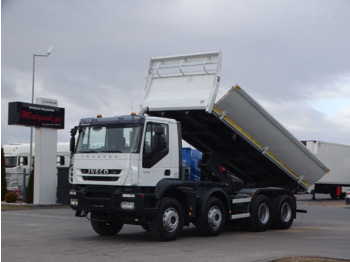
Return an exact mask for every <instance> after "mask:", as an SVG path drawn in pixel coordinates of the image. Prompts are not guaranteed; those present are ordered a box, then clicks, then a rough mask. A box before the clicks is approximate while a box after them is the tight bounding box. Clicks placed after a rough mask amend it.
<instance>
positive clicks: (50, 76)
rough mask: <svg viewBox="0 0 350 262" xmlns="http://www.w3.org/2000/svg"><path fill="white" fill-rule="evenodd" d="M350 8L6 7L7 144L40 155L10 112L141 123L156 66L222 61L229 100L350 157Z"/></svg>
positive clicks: (295, 3)
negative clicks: (33, 107) (179, 58)
mask: <svg viewBox="0 0 350 262" xmlns="http://www.w3.org/2000/svg"><path fill="white" fill-rule="evenodd" d="M349 13H350V0H337V1H334V0H308V1H305V0H259V1H252V0H234V1H233V0H211V1H209V0H198V1H196V0H171V1H170V0H147V1H146V0H144V1H142V0H139V1H135V0H131V1H122V0H99V1H93V0H75V1H71V0H2V1H1V144H2V145H3V144H9V143H29V139H30V128H29V127H24V126H12V125H11V126H9V125H8V124H7V121H8V103H9V102H13V101H20V102H26V103H30V102H31V96H32V74H33V54H46V52H47V50H48V48H49V47H50V46H53V50H52V53H51V54H50V55H49V56H48V57H36V64H35V82H34V83H35V85H34V89H35V91H34V97H35V98H37V97H45V98H51V99H57V100H58V106H59V107H63V108H65V129H64V130H59V131H58V141H59V142H68V141H69V139H70V129H71V128H72V127H73V126H75V125H77V124H78V123H79V119H81V118H84V117H93V116H96V115H97V114H102V115H103V116H115V115H123V114H130V112H132V111H135V112H139V111H140V104H141V102H142V99H143V91H144V87H145V83H146V79H145V77H146V76H147V71H148V66H149V59H150V58H151V57H159V56H170V55H178V54H191V53H202V52H209V51H217V50H220V51H221V52H222V56H223V62H222V74H221V83H220V89H219V95H218V97H217V99H219V98H220V97H221V96H222V95H223V94H224V93H225V92H226V91H227V90H229V89H230V88H231V87H232V86H234V85H235V84H239V85H240V86H241V88H242V89H244V90H245V91H246V92H247V93H248V94H249V95H250V96H252V97H253V98H254V99H255V100H256V101H257V102H258V103H259V104H260V105H262V106H263V107H264V108H265V109H266V110H267V111H268V112H269V113H270V114H271V115H272V116H273V117H274V118H276V119H277V120H278V121H279V122H280V123H281V124H282V125H283V126H284V127H286V128H287V129H288V130H289V131H290V132H291V133H292V134H293V135H294V136H295V137H296V138H297V139H299V140H321V141H328V142H334V143H340V144H348V145H350V50H349V49H350V31H349V25H350V16H349Z"/></svg>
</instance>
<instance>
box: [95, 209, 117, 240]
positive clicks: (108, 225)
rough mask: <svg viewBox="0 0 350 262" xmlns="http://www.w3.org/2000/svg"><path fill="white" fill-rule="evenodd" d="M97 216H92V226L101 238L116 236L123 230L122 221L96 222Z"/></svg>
mask: <svg viewBox="0 0 350 262" xmlns="http://www.w3.org/2000/svg"><path fill="white" fill-rule="evenodd" d="M94 217H95V214H93V213H92V214H91V226H92V228H93V229H94V230H95V232H96V233H97V234H99V235H101V236H115V235H116V234H118V233H119V232H120V230H121V229H122V228H123V226H124V223H123V222H121V221H120V220H111V221H99V220H94Z"/></svg>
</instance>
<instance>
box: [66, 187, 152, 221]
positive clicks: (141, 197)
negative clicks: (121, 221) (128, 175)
mask: <svg viewBox="0 0 350 262" xmlns="http://www.w3.org/2000/svg"><path fill="white" fill-rule="evenodd" d="M152 199H153V200H152ZM154 202H155V201H154V197H153V196H152V195H149V194H144V193H142V192H139V191H137V190H132V191H130V188H127V189H125V188H114V187H77V188H75V189H71V191H70V206H71V208H72V209H74V210H76V211H77V214H79V213H80V214H87V213H89V212H91V213H108V214H113V215H115V216H118V217H122V216H128V217H144V216H153V215H154V214H155V211H156V208H155V206H152V203H154Z"/></svg>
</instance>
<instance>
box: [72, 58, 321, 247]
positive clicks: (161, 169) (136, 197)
mask: <svg viewBox="0 0 350 262" xmlns="http://www.w3.org/2000/svg"><path fill="white" fill-rule="evenodd" d="M220 68H221V53H220V52H212V53H205V54H194V55H186V56H172V57H159V58H153V59H151V61H150V67H149V74H148V78H147V82H146V87H145V93H144V100H143V104H142V111H141V113H140V115H130V116H116V117H107V118H102V117H97V118H84V119H81V120H80V123H79V125H78V126H76V127H75V128H73V129H72V132H71V133H72V138H71V150H72V166H71V167H70V173H69V181H70V183H71V185H72V189H71V191H70V205H71V207H72V208H73V209H74V210H76V216H78V217H87V218H88V219H89V220H91V225H92V227H93V229H94V230H95V231H96V232H97V233H98V234H100V235H115V234H117V233H118V232H119V231H120V230H121V229H122V227H123V225H124V224H137V225H141V226H142V227H143V228H144V229H146V230H149V231H150V232H151V233H152V235H154V236H155V237H156V238H158V239H160V240H174V239H176V238H177V237H178V236H179V234H180V232H181V231H182V227H183V226H184V225H185V226H188V225H190V223H193V224H194V225H196V226H197V228H198V230H199V232H200V233H201V234H203V235H205V236H208V235H209V236H210V235H218V234H220V232H221V230H222V229H223V227H224V225H226V224H231V223H232V222H235V221H237V220H244V222H245V224H246V225H247V226H248V227H249V228H250V229H251V230H254V231H265V230H267V229H269V228H270V227H273V228H279V229H287V228H289V227H290V226H291V225H292V223H293V220H294V218H295V217H296V212H297V211H298V210H297V207H296V201H295V198H294V194H293V192H294V191H295V190H297V189H298V188H300V187H301V188H304V189H307V188H308V187H309V186H310V185H312V184H314V183H315V182H316V181H318V180H319V179H320V178H321V177H322V176H323V175H324V174H325V173H326V172H327V171H328V169H327V167H326V166H325V165H324V164H323V163H322V162H320V161H319V160H318V159H317V158H316V157H315V156H314V155H313V154H312V153H311V152H310V151H309V150H307V149H306V148H305V146H304V145H303V144H301V143H300V142H299V141H298V140H297V139H295V138H294V137H293V135H291V134H290V133H289V132H288V131H287V130H286V129H285V128H284V127H282V126H281V125H280V124H279V123H278V122H277V121H276V120H274V119H273V118H272V117H271V116H270V115H269V114H268V113H267V112H266V111H265V110H264V109H263V108H261V107H260V106H259V105H258V104H257V103H256V102H255V101H254V100H253V99H252V98H251V97H249V96H248V95H247V94H246V93H245V92H244V91H243V90H242V89H241V88H240V87H238V86H236V87H234V88H232V89H231V90H230V91H229V92H228V93H227V94H226V95H225V96H224V97H222V98H221V99H220V100H219V101H218V102H216V103H215V99H216V94H217V91H218V86H219V82H220ZM76 134H78V135H79V136H78V139H77V142H76V143H75V135H76ZM182 140H184V141H186V142H187V143H188V144H190V145H192V146H193V147H195V148H197V149H198V150H199V151H201V152H202V153H203V156H202V160H201V163H200V165H199V167H200V168H201V175H200V181H188V180H186V176H185V175H184V174H183V173H182V172H183V171H182V170H183V169H182V166H181V165H182V157H181V152H182V150H181V149H182Z"/></svg>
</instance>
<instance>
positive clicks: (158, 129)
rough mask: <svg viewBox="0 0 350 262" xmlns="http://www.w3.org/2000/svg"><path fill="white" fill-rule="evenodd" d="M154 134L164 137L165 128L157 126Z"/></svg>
mask: <svg viewBox="0 0 350 262" xmlns="http://www.w3.org/2000/svg"><path fill="white" fill-rule="evenodd" d="M154 132H155V133H156V135H164V133H165V129H164V126H156V127H155V129H154Z"/></svg>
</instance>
